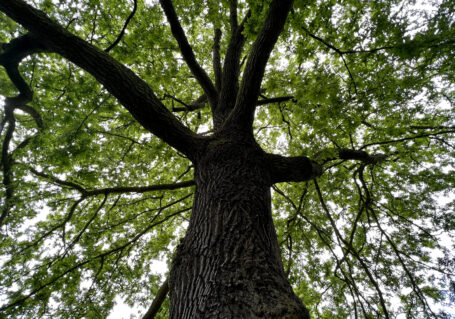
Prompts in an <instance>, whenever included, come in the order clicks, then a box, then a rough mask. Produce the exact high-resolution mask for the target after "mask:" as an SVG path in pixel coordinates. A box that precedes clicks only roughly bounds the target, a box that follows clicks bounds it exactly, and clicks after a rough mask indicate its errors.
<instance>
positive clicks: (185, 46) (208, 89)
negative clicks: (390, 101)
mask: <svg viewBox="0 0 455 319" xmlns="http://www.w3.org/2000/svg"><path fill="white" fill-rule="evenodd" d="M160 4H161V7H162V8H163V11H164V13H165V14H166V17H167V19H168V21H169V24H170V26H171V31H172V34H173V35H174V38H175V39H176V40H177V43H178V45H179V48H180V52H181V53H182V55H183V59H184V60H185V62H186V64H187V65H188V67H189V68H190V70H191V72H192V73H193V75H194V77H195V78H196V80H197V81H198V82H199V84H200V85H201V87H202V89H203V90H204V92H205V94H207V97H208V99H209V102H210V104H211V105H212V108H215V107H216V105H217V103H218V92H217V91H216V88H215V86H214V85H213V83H212V81H211V80H210V78H209V76H208V75H207V73H206V72H205V70H204V69H203V68H202V67H201V66H200V65H199V63H198V62H197V61H196V57H195V55H194V52H193V48H192V47H191V46H190V44H189V43H188V39H187V38H186V35H185V32H184V31H183V28H182V26H181V25H180V22H179V19H178V17H177V13H176V12H175V9H174V6H173V4H172V0H160Z"/></svg>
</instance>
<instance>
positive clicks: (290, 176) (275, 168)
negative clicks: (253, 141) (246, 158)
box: [266, 154, 322, 183]
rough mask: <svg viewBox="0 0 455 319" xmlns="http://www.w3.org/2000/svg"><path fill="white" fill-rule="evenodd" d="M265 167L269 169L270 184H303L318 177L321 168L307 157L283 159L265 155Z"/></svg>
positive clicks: (282, 157) (278, 156)
mask: <svg viewBox="0 0 455 319" xmlns="http://www.w3.org/2000/svg"><path fill="white" fill-rule="evenodd" d="M266 161H267V165H268V166H269V168H270V175H271V179H272V183H281V182H303V181H308V180H310V179H313V178H315V177H318V176H320V175H321V174H322V168H321V166H319V165H318V164H317V163H316V162H313V161H312V160H310V159H309V158H308V157H305V156H297V157H285V156H281V155H275V154H266Z"/></svg>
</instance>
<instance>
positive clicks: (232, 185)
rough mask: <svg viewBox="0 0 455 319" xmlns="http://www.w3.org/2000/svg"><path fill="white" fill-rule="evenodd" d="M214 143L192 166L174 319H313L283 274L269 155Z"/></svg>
mask: <svg viewBox="0 0 455 319" xmlns="http://www.w3.org/2000/svg"><path fill="white" fill-rule="evenodd" d="M239 140H240V141H237V142H235V141H233V140H232V138H229V139H222V138H219V139H217V140H214V141H212V142H211V143H210V144H209V145H208V147H207V149H206V151H205V152H204V154H203V155H202V156H201V157H200V158H199V159H198V160H197V161H196V163H195V182H196V195H195V201H194V206H193V213H192V216H191V221H190V225H189V228H188V231H187V234H186V237H185V238H184V239H183V240H182V242H181V244H180V245H179V247H178V250H177V253H176V257H175V259H174V263H173V268H172V271H171V280H170V285H171V315H170V318H175V319H177V318H178V319H189V318H308V317H309V316H308V312H307V310H306V309H305V307H304V306H303V304H302V302H301V301H300V299H298V298H297V296H296V295H295V294H294V292H293V291H292V288H291V286H290V285H289V283H288V281H287V279H286V276H285V274H284V271H283V265H282V261H281V256H280V250H279V246H278V242H277V237H276V233H275V228H274V225H273V220H272V214H271V199H270V186H271V177H270V173H269V168H268V167H267V165H266V161H265V160H264V157H265V153H264V152H263V151H262V150H261V149H260V148H259V146H258V145H257V144H256V143H255V142H254V141H253V140H252V139H251V142H245V141H244V140H243V139H241V138H239Z"/></svg>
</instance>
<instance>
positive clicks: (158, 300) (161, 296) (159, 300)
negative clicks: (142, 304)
mask: <svg viewBox="0 0 455 319" xmlns="http://www.w3.org/2000/svg"><path fill="white" fill-rule="evenodd" d="M168 292H169V281H168V279H167V278H166V280H165V281H164V282H163V284H162V285H161V287H160V288H159V289H158V292H157V293H156V296H155V299H153V302H152V304H151V305H150V308H149V309H148V310H147V312H146V313H145V315H144V317H142V319H153V318H155V316H156V314H157V313H158V312H159V311H160V309H161V305H162V304H163V302H164V300H166V297H167V294H168Z"/></svg>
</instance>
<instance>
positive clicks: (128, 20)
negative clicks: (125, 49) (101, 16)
mask: <svg viewBox="0 0 455 319" xmlns="http://www.w3.org/2000/svg"><path fill="white" fill-rule="evenodd" d="M133 1H134V6H133V11H131V13H130V15H129V16H128V18H126V21H125V24H124V25H123V28H122V31H120V34H119V35H118V37H117V39H115V41H114V42H112V44H111V45H110V46H109V47H107V48H106V49H104V52H109V51H111V50H112V48H114V47H115V46H116V45H117V44H119V43H120V41H121V40H122V38H123V35H124V34H125V31H126V28H127V27H128V24H129V23H130V21H131V19H133V17H134V14H135V13H136V10H137V0H133Z"/></svg>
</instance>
